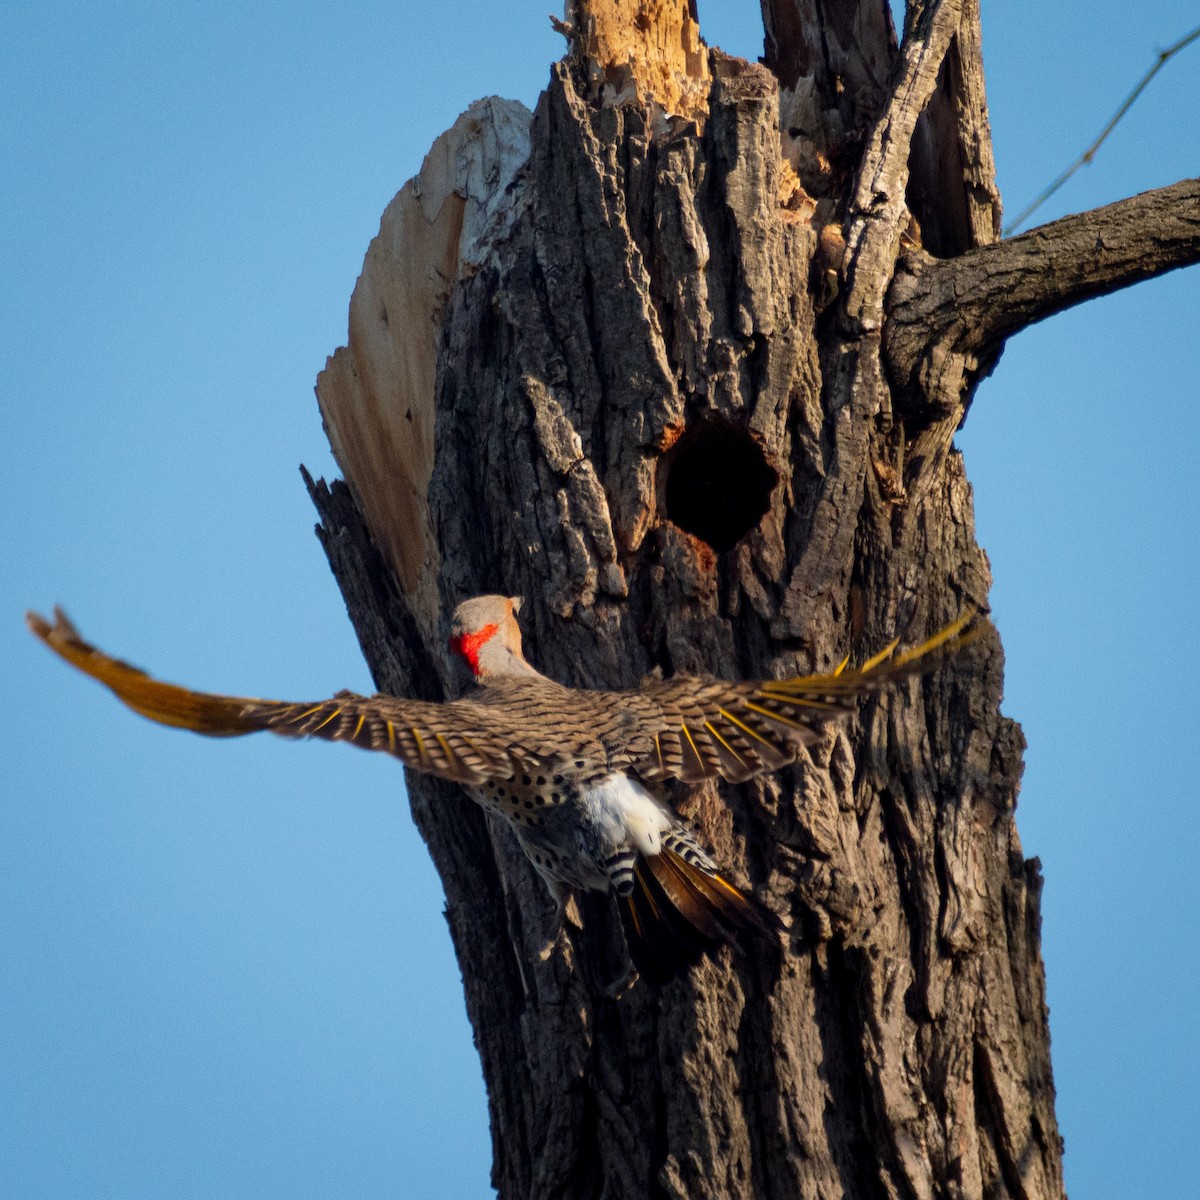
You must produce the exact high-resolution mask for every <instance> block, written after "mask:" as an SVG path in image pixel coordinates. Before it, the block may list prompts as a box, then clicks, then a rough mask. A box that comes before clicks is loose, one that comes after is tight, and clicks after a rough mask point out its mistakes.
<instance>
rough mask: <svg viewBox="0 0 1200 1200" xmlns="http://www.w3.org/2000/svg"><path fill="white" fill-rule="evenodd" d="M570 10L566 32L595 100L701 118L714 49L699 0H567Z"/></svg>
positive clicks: (690, 118) (573, 56) (695, 118)
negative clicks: (704, 34) (699, 14)
mask: <svg viewBox="0 0 1200 1200" xmlns="http://www.w3.org/2000/svg"><path fill="white" fill-rule="evenodd" d="M566 11H567V16H566V22H565V25H564V26H563V29H564V31H565V32H567V33H568V35H569V37H570V39H571V58H572V61H573V62H575V63H576V64H577V65H579V67H580V68H581V69H582V71H583V72H584V75H585V77H586V78H587V80H588V82H589V90H588V96H589V98H590V99H594V100H599V101H600V102H602V103H604V104H607V105H619V104H627V103H631V102H636V103H639V104H642V105H645V106H646V107H648V108H650V109H651V110H652V111H653V110H658V111H659V112H661V114H663V115H666V116H674V117H684V118H687V119H689V120H703V118H704V115H705V113H706V112H707V108H708V86H709V70H708V50H707V47H706V46H705V45H704V43H703V41H702V40H701V38H700V25H699V23H698V22H697V20H696V6H695V3H694V0H567V10H566Z"/></svg>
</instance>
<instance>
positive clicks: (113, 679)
mask: <svg viewBox="0 0 1200 1200" xmlns="http://www.w3.org/2000/svg"><path fill="white" fill-rule="evenodd" d="M25 621H26V623H27V624H28V626H29V628H30V629H31V630H32V631H33V633H34V634H35V635H36V636H37V637H39V638H40V639H41V640H42V641H43V642H45V643H46V645H47V646H49V647H50V649H51V650H53V651H54V653H55V654H57V655H58V656H59V657H60V658H64V659H66V660H67V662H69V663H70V664H71V665H72V666H74V667H78V668H79V670H81V671H82V672H83V673H84V674H85V675H90V676H91V677H92V678H93V679H95V680H96V681H97V682H98V683H102V684H104V686H105V687H106V688H108V689H109V690H110V691H111V692H112V693H113V694H114V695H115V696H116V697H117V699H118V700H120V701H121V702H122V703H124V704H127V705H128V706H129V707H130V708H132V709H133V711H134V712H136V713H140V714H141V715H142V716H143V717H149V718H150V720H152V721H158V722H159V723H160V724H162V725H173V726H174V727H176V728H177V729H190V730H192V731H194V732H195V733H204V734H208V735H209V736H210V737H236V736H238V735H239V734H244V733H253V732H254V731H255V730H258V729H265V728H266V722H265V721H264V720H263V719H262V718H261V717H259V718H254V717H251V716H247V715H246V713H245V709H246V706H247V705H248V704H254V703H256V701H253V700H250V699H249V698H247V697H242V696H217V695H213V694H211V693H208V692H194V691H192V690H191V689H190V688H185V687H180V686H179V685H178V684H174V683H163V682H162V681H161V680H158V679H154V678H152V677H151V676H149V675H147V674H146V672H145V671H142V670H139V669H138V668H137V667H134V666H131V665H130V664H129V663H127V662H122V661H121V660H120V659H119V658H113V657H112V656H111V655H108V654H105V653H104V652H103V651H102V650H97V649H96V647H95V646H93V645H91V644H90V643H89V642H85V641H84V640H83V638H82V637H80V636H79V633H78V631H77V630H76V628H75V626H74V625H72V624H71V622H70V621H69V620H68V619H67V615H66V614H65V613H64V612H63V611H62V609H59V608H56V609H55V610H54V623H53V624H51V623H50V622H49V621H47V620H46V619H45V618H44V617H40V616H38V614H37V613H26V614H25ZM257 703H261V701H258V702H257Z"/></svg>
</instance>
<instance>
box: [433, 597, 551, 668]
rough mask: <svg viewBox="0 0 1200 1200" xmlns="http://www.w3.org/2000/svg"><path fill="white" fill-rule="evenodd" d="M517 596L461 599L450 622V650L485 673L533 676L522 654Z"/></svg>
mask: <svg viewBox="0 0 1200 1200" xmlns="http://www.w3.org/2000/svg"><path fill="white" fill-rule="evenodd" d="M520 608H521V598H520V597H519V596H476V597H475V598H474V599H473V600H464V601H463V602H462V603H461V604H460V605H459V606H458V607H457V608H456V609H455V610H454V616H453V618H452V619H451V621H450V649H451V650H453V651H454V653H455V654H457V655H459V656H460V657H461V658H462V659H463V660H464V661H465V662H466V664H467V666H468V667H470V668H471V674H472V675H474V676H475V677H476V678H477V679H479V678H482V677H483V676H485V675H536V674H537V672H536V671H535V670H534V669H533V668H532V667H531V666H530V665H529V664H528V663H527V662H526V661H525V656H524V654H522V653H521V628H520V626H519V625H518V624H517V613H518V612H519V611H520Z"/></svg>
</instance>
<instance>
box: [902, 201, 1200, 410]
mask: <svg viewBox="0 0 1200 1200" xmlns="http://www.w3.org/2000/svg"><path fill="white" fill-rule="evenodd" d="M1198 261H1200V179H1185V180H1183V181H1182V182H1180V183H1176V184H1173V185H1172V186H1170V187H1165V188H1158V189H1157V190H1155V191H1151V192H1143V193H1142V194H1141V195H1139V196H1133V197H1131V198H1130V199H1128V200H1121V201H1119V202H1118V203H1116V204H1110V205H1107V206H1106V207H1104V208H1097V209H1093V210H1092V211H1090V212H1086V213H1080V214H1078V215H1076V216H1071V217H1064V218H1063V219H1062V220H1060V221H1053V222H1051V223H1050V224H1049V225H1042V226H1039V227H1038V228H1037V229H1033V230H1031V231H1030V232H1029V233H1024V234H1021V236H1020V237H1016V238H1010V239H1008V240H1006V241H1002V242H996V243H994V244H992V245H990V246H981V247H979V248H978V249H976V250H971V251H968V252H967V253H966V254H963V255H960V256H959V257H958V258H952V259H933V258H930V257H929V256H928V255H924V254H922V255H920V256H919V257H917V256H914V257H911V258H908V259H905V260H903V261H902V263H901V265H900V267H899V269H898V270H897V273H896V277H895V279H894V280H893V283H892V288H891V291H890V293H889V297H888V309H889V312H888V319H887V322H886V325H885V328H884V352H885V355H886V358H887V362H888V367H889V370H890V372H891V375H892V378H893V380H894V381H895V383H896V384H897V385H898V386H899V388H900V390H902V391H904V390H911V389H913V388H917V387H919V388H920V389H921V390H922V391H923V392H924V393H925V394H926V395H930V396H932V395H936V394H937V389H936V388H934V387H932V386H931V382H932V381H931V379H930V378H929V374H928V373H929V372H930V371H931V370H932V371H935V372H936V373H938V374H941V373H942V372H943V370H944V368H945V365H946V361H947V357H948V356H955V357H964V356H965V357H970V358H973V359H974V360H975V361H976V362H978V361H985V362H986V361H992V360H994V358H995V355H996V354H998V353H999V351H1000V348H1001V347H1002V345H1003V343H1004V340H1005V339H1006V338H1008V337H1011V336H1012V335H1013V334H1014V333H1017V332H1019V331H1020V330H1022V329H1024V328H1026V326H1029V325H1032V324H1034V323H1035V322H1037V321H1041V320H1044V319H1045V318H1046V317H1049V316H1052V315H1053V314H1054V313H1057V312H1061V311H1062V310H1063V309H1065V308H1070V307H1071V306H1072V305H1074V304H1078V303H1080V302H1081V301H1083V300H1090V299H1091V298H1092V297H1093V296H1100V295H1104V294H1105V293H1107V292H1115V291H1116V290H1117V289H1118V288H1123V287H1127V286H1129V284H1131V283H1137V282H1139V281H1140V280H1143V279H1151V278H1153V277H1154V276H1155V275H1162V274H1163V273H1164V272H1166V271H1170V270H1173V269H1174V268H1176V267H1184V266H1188V265H1189V264H1191V263H1194V262H1198ZM969 365H970V364H968V367H969Z"/></svg>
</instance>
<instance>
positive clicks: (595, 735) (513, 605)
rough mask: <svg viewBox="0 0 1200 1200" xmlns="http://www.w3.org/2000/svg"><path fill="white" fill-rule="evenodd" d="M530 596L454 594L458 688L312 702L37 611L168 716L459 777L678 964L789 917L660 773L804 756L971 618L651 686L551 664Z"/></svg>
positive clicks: (642, 954)
mask: <svg viewBox="0 0 1200 1200" xmlns="http://www.w3.org/2000/svg"><path fill="white" fill-rule="evenodd" d="M518 606H519V602H517V601H513V600H510V599H508V598H507V597H503V596H485V597H479V598H476V599H474V600H469V601H466V602H465V603H464V604H462V605H460V606H459V608H458V609H457V610H456V611H455V616H454V620H453V623H452V627H451V639H450V645H451V648H452V649H453V650H454V651H455V652H456V653H458V654H459V655H460V656H461V657H462V658H463V660H464V661H465V662H466V663H467V664H468V666H469V667H470V668H471V671H472V673H473V675H474V677H475V686H474V688H473V690H472V691H471V693H470V694H469V695H467V696H466V697H464V698H463V699H461V700H455V701H451V702H449V703H444V704H437V703H431V702H425V701H418V700H407V699H402V698H399V697H394V696H385V695H377V696H359V695H356V694H354V693H351V692H339V693H338V694H337V695H336V696H334V697H332V698H331V699H329V700H324V701H319V702H317V703H311V704H304V703H302V704H293V703H287V702H284V701H276V700H254V699H249V698H245V697H233V696H216V695H210V694H207V693H201V692H194V691H191V690H189V689H186V688H181V687H177V686H176V685H173V684H167V683H162V682H160V681H158V680H155V679H152V678H151V677H150V676H148V675H146V674H145V673H143V672H141V671H139V670H138V669H137V668H134V667H131V666H129V665H128V664H126V663H123V662H120V661H119V660H116V659H113V658H110V657H109V656H108V655H106V654H103V653H102V652H100V651H98V650H96V649H95V648H94V647H92V646H90V645H89V644H88V643H86V642H84V641H83V640H82V639H81V638H80V637H79V635H78V633H77V632H76V631H75V629H74V628H73V626H71V624H70V622H69V621H67V619H66V618H65V616H63V614H62V613H58V614H56V622H55V623H54V624H53V625H52V624H50V623H49V622H46V621H44V620H43V619H42V618H40V617H36V616H34V615H32V614H31V615H30V617H29V623H30V627H31V628H32V629H33V631H34V632H35V633H36V634H37V635H38V636H39V637H41V638H42V640H43V641H45V642H46V644H47V645H49V646H50V647H51V648H52V649H53V650H55V651H56V652H57V653H59V654H60V655H62V657H64V658H66V659H67V660H68V661H70V662H72V663H74V664H75V665H76V666H78V667H80V668H81V669H82V670H84V671H85V672H87V673H88V674H90V675H92V676H93V677H94V678H96V679H98V680H100V682H102V683H104V684H106V685H107V686H108V687H110V688H111V689H112V690H113V691H114V692H115V693H116V694H117V696H118V697H119V698H120V699H121V700H123V701H124V702H125V703H126V704H128V705H129V706H130V707H131V708H133V709H134V710H135V711H137V712H140V713H142V714H143V715H144V716H148V717H150V718H151V719H153V720H156V721H159V722H162V723H164V724H168V725H174V726H178V727H182V728H186V729H191V730H194V731H196V732H199V733H206V734H210V735H217V736H220V735H236V734H242V733H249V732H253V731H255V730H263V729H265V730H270V731H271V732H273V733H277V734H282V735H285V736H292V737H305V736H316V737H322V738H327V739H330V740H334V741H346V742H351V743H353V744H354V745H357V746H361V747H363V748H365V749H372V750H379V751H384V752H387V753H390V754H392V755H394V756H395V757H398V758H400V759H401V760H402V761H403V762H404V763H405V764H406V765H407V766H409V767H411V768H413V769H415V770H418V771H422V772H425V773H428V774H432V775H437V776H440V777H441V778H444V779H449V780H453V781H455V782H457V783H460V784H462V785H463V787H464V789H465V790H466V791H467V793H468V794H469V795H470V796H471V797H472V798H473V799H474V800H476V801H477V802H478V803H479V804H481V805H482V806H483V807H484V808H486V809H489V810H490V811H492V812H494V813H496V814H497V815H498V816H500V817H502V818H504V820H505V821H507V822H508V824H509V825H510V826H511V827H512V829H513V832H514V833H515V834H516V837H517V840H518V842H519V843H520V845H521V848H522V849H523V850H524V852H525V854H526V855H527V857H528V858H529V860H530V862H531V863H532V864H533V866H534V867H535V868H536V870H537V871H538V873H539V874H540V875H541V877H542V878H543V879H544V880H545V882H546V884H547V886H548V887H549V889H550V891H551V893H552V894H553V895H554V896H555V898H556V899H557V900H558V902H559V904H560V906H561V904H562V903H563V902H564V901H565V899H566V897H567V896H568V895H569V893H570V892H571V891H572V890H583V891H601V892H611V893H613V894H614V895H615V896H616V897H617V898H618V902H619V904H620V907H621V914H622V919H623V924H624V928H625V933H626V940H627V942H628V944H629V948H630V953H631V956H632V958H633V960H634V963H635V965H637V967H638V969H639V970H640V971H641V972H642V973H643V974H646V975H649V976H650V977H652V978H655V979H666V978H669V977H670V976H672V975H674V974H676V973H678V971H679V970H681V969H682V968H683V967H684V966H685V965H686V964H687V963H689V962H691V961H693V960H694V959H695V958H697V957H698V956H699V955H700V954H701V953H703V952H704V951H705V950H708V949H711V948H712V947H713V946H715V945H718V944H720V943H721V942H724V941H731V940H738V939H739V938H740V936H741V935H742V934H744V933H747V932H751V931H758V932H767V933H770V932H772V931H774V930H776V929H778V928H780V922H779V920H778V918H777V917H776V916H775V915H774V914H773V913H772V912H771V910H770V909H769V908H767V907H766V906H765V905H763V904H762V903H760V902H759V901H757V900H756V899H754V897H752V896H751V895H749V894H747V893H746V892H744V891H743V890H742V889H740V888H738V887H737V886H735V885H734V884H733V883H731V882H730V881H729V880H728V879H726V878H725V876H724V875H723V874H722V873H721V872H720V871H719V870H718V868H717V865H716V864H715V863H714V862H713V860H712V858H711V857H710V856H709V855H708V854H707V853H706V852H705V850H704V849H703V848H702V847H701V846H700V844H699V842H698V841H697V840H696V838H695V836H694V835H693V834H692V832H691V830H690V829H688V828H687V826H686V825H685V824H684V823H683V822H682V821H681V820H680V818H679V817H678V816H677V815H676V814H675V813H674V812H673V811H672V810H671V809H670V808H669V807H668V806H667V805H666V804H665V803H664V801H663V800H662V799H661V798H660V797H659V796H657V795H656V794H655V789H656V787H657V786H659V785H661V784H662V783H663V782H664V781H667V780H671V779H676V780H682V781H684V782H699V781H701V780H704V779H709V778H714V777H720V778H723V779H725V780H728V781H732V782H740V781H742V780H745V779H749V778H750V777H752V776H754V775H757V774H760V773H762V772H765V771H773V770H776V769H778V768H779V767H781V766H783V765H785V764H786V763H789V762H791V761H793V760H794V759H795V757H796V754H797V753H798V749H799V747H800V746H802V745H804V744H805V743H808V742H811V741H813V740H814V739H815V738H817V737H819V736H820V733H821V730H822V729H823V728H824V727H825V726H826V725H828V723H829V722H830V721H831V720H835V719H837V718H838V717H840V716H843V715H845V714H846V713H847V712H850V711H852V710H853V708H854V706H855V705H856V702H857V699H858V698H859V697H860V696H861V695H863V694H864V693H868V692H873V691H876V690H878V689H879V688H880V687H882V686H883V685H885V684H886V683H888V682H889V681H891V680H894V679H897V678H901V677H904V676H907V675H911V674H914V673H916V672H917V671H919V670H921V669H923V667H922V666H921V665H920V664H921V661H922V660H923V659H924V658H925V656H926V655H927V654H929V652H930V651H932V650H934V649H936V648H938V647H940V646H945V645H948V644H951V643H954V642H956V640H957V641H961V640H962V636H961V631H962V629H963V627H964V625H965V624H966V620H967V619H965V618H964V619H963V620H960V621H958V622H956V623H954V624H953V625H951V626H948V627H947V628H946V629H944V630H942V631H941V632H940V633H939V634H936V635H935V636H934V637H933V638H932V639H930V640H929V641H928V642H926V643H924V644H922V645H921V646H919V647H917V648H915V649H914V650H910V651H907V652H905V653H903V654H899V655H894V654H893V653H892V651H893V650H894V645H893V646H891V647H889V648H888V650H886V651H885V652H884V653H883V654H880V655H877V656H876V657H875V658H873V659H871V660H870V661H869V662H867V663H865V664H864V665H863V666H862V667H860V668H858V669H857V670H852V671H846V670H844V667H845V664H844V663H843V664H842V668H840V669H839V670H838V671H836V672H833V673H830V674H825V675H812V676H801V677H797V678H794V679H790V680H779V681H772V680H766V681H757V682H744V683H737V682H727V681H723V680H716V679H702V678H696V677H692V676H677V677H675V678H673V679H671V680H666V681H664V680H662V679H661V678H658V677H657V676H651V677H649V678H648V679H646V680H645V681H644V682H643V684H642V686H641V687H640V688H638V689H635V690H630V691H621V692H606V691H594V690H587V689H576V688H568V687H564V686H562V685H561V684H558V683H556V682H554V681H553V680H551V679H548V678H546V677H545V676H544V675H541V674H540V673H539V672H538V671H537V670H536V669H535V668H534V667H533V666H532V665H531V664H530V663H529V662H528V661H527V660H526V659H525V657H524V654H523V653H522V650H521V636H520V630H519V628H518V626H517V623H516V617H515V614H516V611H517V608H518Z"/></svg>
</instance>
